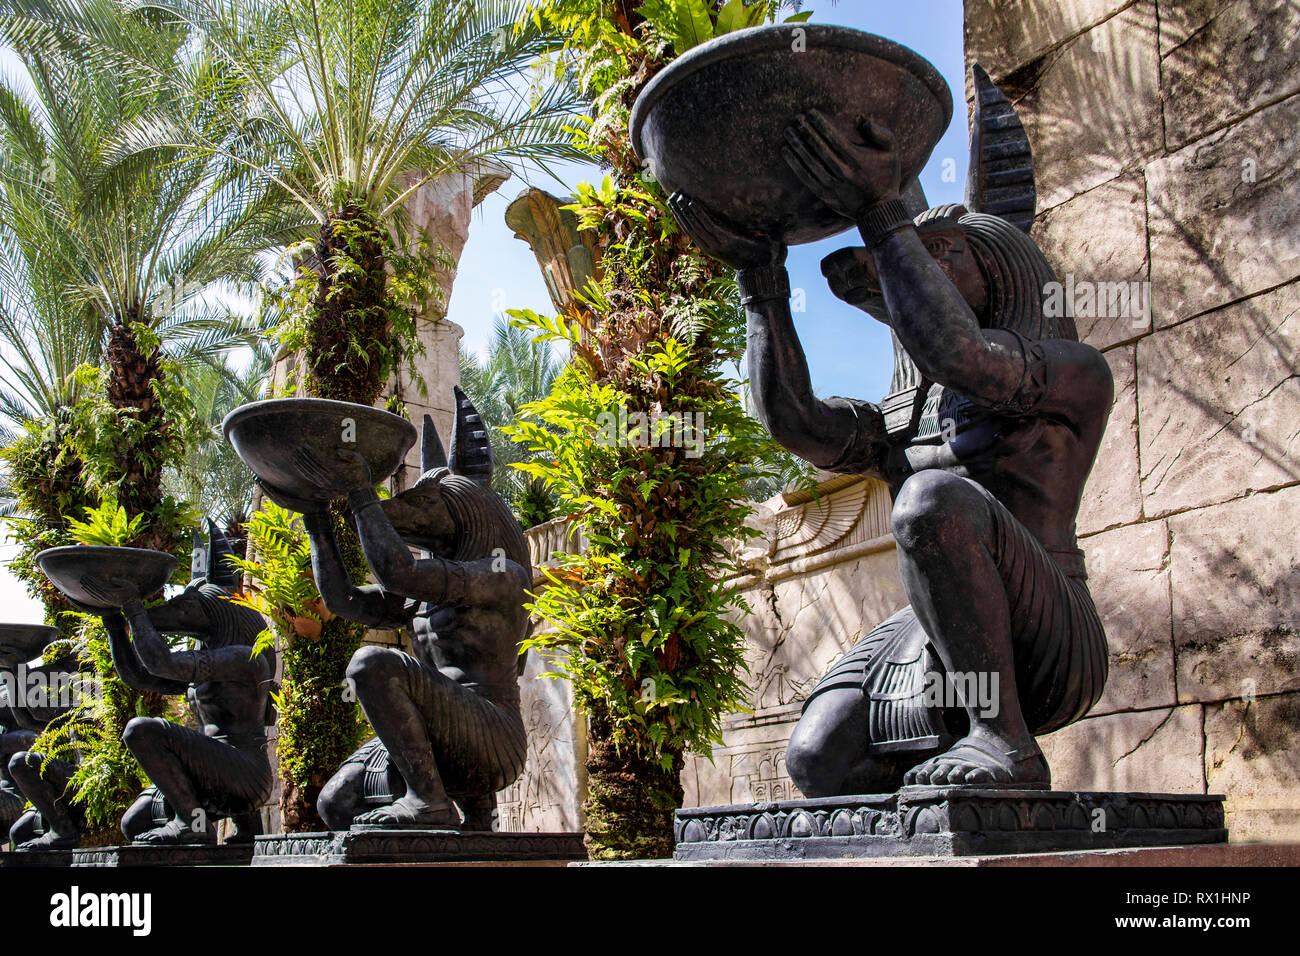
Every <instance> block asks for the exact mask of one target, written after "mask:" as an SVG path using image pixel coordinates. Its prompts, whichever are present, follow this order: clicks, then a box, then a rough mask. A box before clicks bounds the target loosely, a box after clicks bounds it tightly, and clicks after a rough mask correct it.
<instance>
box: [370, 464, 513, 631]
mask: <svg viewBox="0 0 1300 956" xmlns="http://www.w3.org/2000/svg"><path fill="white" fill-rule="evenodd" d="M348 504H349V505H350V506H351V508H352V513H353V515H354V516H355V517H356V520H357V533H358V535H360V537H361V547H362V549H363V550H364V551H365V555H366V563H367V564H369V565H370V570H371V571H372V572H373V573H374V575H375V579H376V580H377V581H378V582H379V585H380V587H382V588H383V589H384V590H385V591H391V592H393V593H394V594H399V595H405V596H406V597H408V598H413V599H415V600H417V601H427V602H429V603H431V604H445V605H450V606H454V607H490V606H494V605H502V604H505V603H507V602H510V601H522V600H523V598H524V595H523V591H524V589H525V588H527V587H528V586H529V585H531V584H532V579H531V578H530V576H529V574H528V572H527V570H525V569H524V568H523V567H521V566H520V565H519V564H517V563H516V562H514V561H511V560H509V559H508V558H506V557H504V556H500V557H485V558H482V559H480V560H477V561H449V560H446V559H444V558H438V557H432V558H420V559H418V560H417V559H416V557H415V556H414V555H412V554H411V551H410V549H409V548H408V547H407V546H406V542H404V541H403V540H402V539H401V537H400V536H399V535H398V534H397V532H396V530H394V528H393V525H392V522H390V521H389V520H388V516H387V515H385V514H384V512H383V509H381V508H379V507H378V504H379V496H378V495H376V494H375V490H374V489H373V488H370V487H365V488H361V489H360V490H358V491H354V492H352V493H351V494H350V495H348Z"/></svg>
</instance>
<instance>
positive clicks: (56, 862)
mask: <svg viewBox="0 0 1300 956" xmlns="http://www.w3.org/2000/svg"><path fill="white" fill-rule="evenodd" d="M74 852H75V851H73V850H32V851H29V852H25V853H11V852H4V853H0V869H5V868H7V867H23V866H71V865H72V854H73V853H74Z"/></svg>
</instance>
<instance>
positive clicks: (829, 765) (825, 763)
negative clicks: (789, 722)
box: [785, 721, 842, 797]
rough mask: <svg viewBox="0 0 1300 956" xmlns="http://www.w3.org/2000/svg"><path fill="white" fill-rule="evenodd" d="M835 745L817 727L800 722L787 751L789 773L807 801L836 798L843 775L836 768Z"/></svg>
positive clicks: (796, 726) (787, 769) (787, 771)
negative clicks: (809, 798) (824, 797)
mask: <svg viewBox="0 0 1300 956" xmlns="http://www.w3.org/2000/svg"><path fill="white" fill-rule="evenodd" d="M835 763H836V761H835V759H834V755H833V753H832V752H831V741H829V740H828V739H826V737H825V736H824V735H823V734H821V733H819V732H818V730H817V728H816V725H810V724H807V723H805V722H803V721H800V722H799V723H798V724H796V725H795V728H794V732H793V733H792V734H791V735H790V743H789V744H788V745H787V746H786V751H785V770H786V773H788V774H789V775H790V779H791V780H793V781H794V785H795V786H796V787H798V788H799V792H800V793H802V794H803V795H804V796H805V797H821V796H827V795H831V794H834V793H835V792H836V787H838V786H839V782H840V777H841V776H842V773H841V772H839V771H838V770H837V769H836V768H835Z"/></svg>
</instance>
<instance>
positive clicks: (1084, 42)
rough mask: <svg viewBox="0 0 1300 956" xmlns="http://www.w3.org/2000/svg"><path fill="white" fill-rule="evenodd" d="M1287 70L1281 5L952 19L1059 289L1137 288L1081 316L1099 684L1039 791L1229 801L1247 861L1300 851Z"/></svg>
mask: <svg viewBox="0 0 1300 956" xmlns="http://www.w3.org/2000/svg"><path fill="white" fill-rule="evenodd" d="M1298 53H1300V5H1297V4H1295V3H1294V2H1285V0H1136V2H1133V0H1127V2H1124V0H1078V2H1072V3H1059V2H1057V0H1018V2H1011V0H967V3H966V57H967V63H968V65H969V64H970V63H975V62H978V63H980V64H981V65H982V66H983V67H984V68H985V69H986V70H988V71H989V74H990V75H991V76H992V77H993V79H994V81H995V82H997V83H998V84H999V85H1000V86H1001V87H1002V88H1003V90H1004V91H1005V92H1006V93H1007V95H1008V96H1009V97H1011V98H1012V100H1013V102H1014V103H1015V106H1016V109H1017V111H1018V112H1019V114H1020V116H1021V119H1022V120H1023V122H1024V124H1025V128H1026V130H1027V131H1028V134H1029V137H1030V141H1031V145H1032V146H1033V150H1034V162H1035V169H1036V172H1037V181H1038V215H1037V219H1036V222H1035V226H1034V231H1033V235H1034V238H1035V239H1036V240H1037V241H1038V243H1039V245H1040V246H1042V248H1043V250H1044V251H1045V252H1046V254H1047V256H1048V259H1049V260H1050V261H1051V262H1052V264H1053V266H1054V267H1055V268H1056V270H1057V272H1058V274H1059V275H1060V277H1061V279H1062V280H1063V281H1064V280H1065V279H1066V276H1067V275H1072V276H1073V277H1074V279H1075V282H1076V285H1077V284H1078V283H1082V282H1090V283H1100V282H1121V281H1122V282H1140V283H1149V286H1148V287H1147V288H1148V289H1149V296H1150V298H1149V303H1150V309H1149V314H1145V315H1133V314H1130V315H1127V316H1122V315H1115V314H1113V312H1114V310H1112V314H1110V315H1082V314H1081V315H1079V316H1078V317H1077V319H1076V321H1077V323H1078V326H1079V331H1080V334H1081V336H1082V337H1083V338H1084V340H1085V341H1087V342H1089V343H1091V344H1093V345H1095V346H1096V347H1097V348H1099V349H1101V350H1102V351H1103V352H1104V353H1105V355H1106V357H1107V359H1108V360H1109V361H1110V364H1111V368H1112V371H1113V372H1114V375H1115V384H1116V399H1115V407H1114V409H1113V411H1112V413H1111V420H1110V426H1109V429H1108V431H1107V434H1106V439H1105V442H1104V444H1103V446H1102V449H1101V452H1100V455H1099V457H1098V461H1097V464H1096V466H1095V467H1094V469H1093V472H1092V475H1091V477H1090V479H1089V482H1088V487H1087V490H1086V492H1085V496H1084V502H1083V507H1082V509H1081V511H1080V515H1079V532H1080V536H1081V544H1082V547H1083V548H1084V549H1085V551H1086V552H1087V556H1088V569H1089V574H1090V580H1091V584H1092V589H1093V594H1094V595H1095V597H1096V600H1097V604H1098V607H1099V609H1100V610H1101V612H1102V614H1103V616H1104V618H1105V621H1106V626H1107V631H1108V634H1109V638H1110V645H1111V676H1110V682H1109V684H1108V686H1107V689H1106V693H1105V695H1104V696H1103V698H1102V700H1101V702H1100V703H1099V704H1098V705H1097V707H1096V708H1094V710H1093V711H1092V713H1091V714H1090V715H1089V716H1088V717H1087V718H1086V719H1085V720H1083V721H1081V722H1079V723H1078V724H1075V725H1074V726H1072V727H1069V728H1066V729H1065V730H1062V731H1060V732H1058V733H1056V734H1052V735H1050V736H1048V737H1046V738H1044V739H1043V744H1044V747H1045V750H1046V751H1047V754H1048V757H1049V759H1050V760H1051V764H1052V768H1053V773H1054V779H1055V782H1056V784H1057V785H1058V786H1061V787H1067V788H1080V789H1126V790H1168V791H1182V792H1223V793H1226V794H1227V795H1228V798H1229V799H1228V826H1229V830H1230V832H1231V834H1232V838H1233V839H1234V840H1239V841H1240V840H1284V839H1297V838H1300V813H1298V812H1297V811H1300V787H1297V783H1298V778H1300V635H1298V634H1297V631H1298V630H1300V557H1297V554H1298V552H1300V549H1298V548H1297V544H1296V539H1297V531H1298V530H1300V460H1298V459H1297V453H1298V452H1300V376H1298V375H1297V345H1298V344H1300V281H1297V279H1298V278H1300V70H1297V69H1296V63H1297V59H1298ZM1084 311H1087V310H1086V308H1085V309H1084ZM1094 311H1095V310H1094Z"/></svg>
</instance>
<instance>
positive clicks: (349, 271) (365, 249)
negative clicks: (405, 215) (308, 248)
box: [306, 204, 392, 405]
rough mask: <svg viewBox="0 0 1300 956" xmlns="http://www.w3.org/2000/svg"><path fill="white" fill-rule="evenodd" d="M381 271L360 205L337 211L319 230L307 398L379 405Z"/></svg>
mask: <svg viewBox="0 0 1300 956" xmlns="http://www.w3.org/2000/svg"><path fill="white" fill-rule="evenodd" d="M386 265H387V260H386V259H385V257H384V247H383V235H382V233H381V232H380V230H379V227H378V226H377V225H376V224H375V221H374V219H373V217H371V216H370V215H369V214H368V213H367V212H366V211H365V210H364V209H362V208H361V207H360V206H358V205H356V204H348V205H345V206H343V208H341V209H339V210H336V211H335V212H333V213H332V214H331V216H330V219H329V221H328V222H326V223H325V225H324V226H322V227H321V231H320V238H319V239H318V240H317V243H316V271H317V274H318V276H319V280H318V282H317V285H316V293H315V295H314V296H313V300H312V306H313V308H312V312H313V315H312V316H311V318H310V320H309V322H308V326H307V335H306V352H307V364H308V371H309V377H308V382H307V391H308V393H309V394H311V395H314V396H316V397H318V398H332V399H337V400H338V401H342V402H357V403H358V404H361V405H373V404H374V403H375V402H376V401H377V400H378V399H379V395H380V392H381V391H382V390H383V387H384V381H383V377H382V373H383V367H384V358H385V354H386V352H387V351H388V349H389V348H391V347H392V334H391V330H390V329H389V319H390V316H389V309H388V305H389V300H388V274H387V272H386V270H385V266H386Z"/></svg>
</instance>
